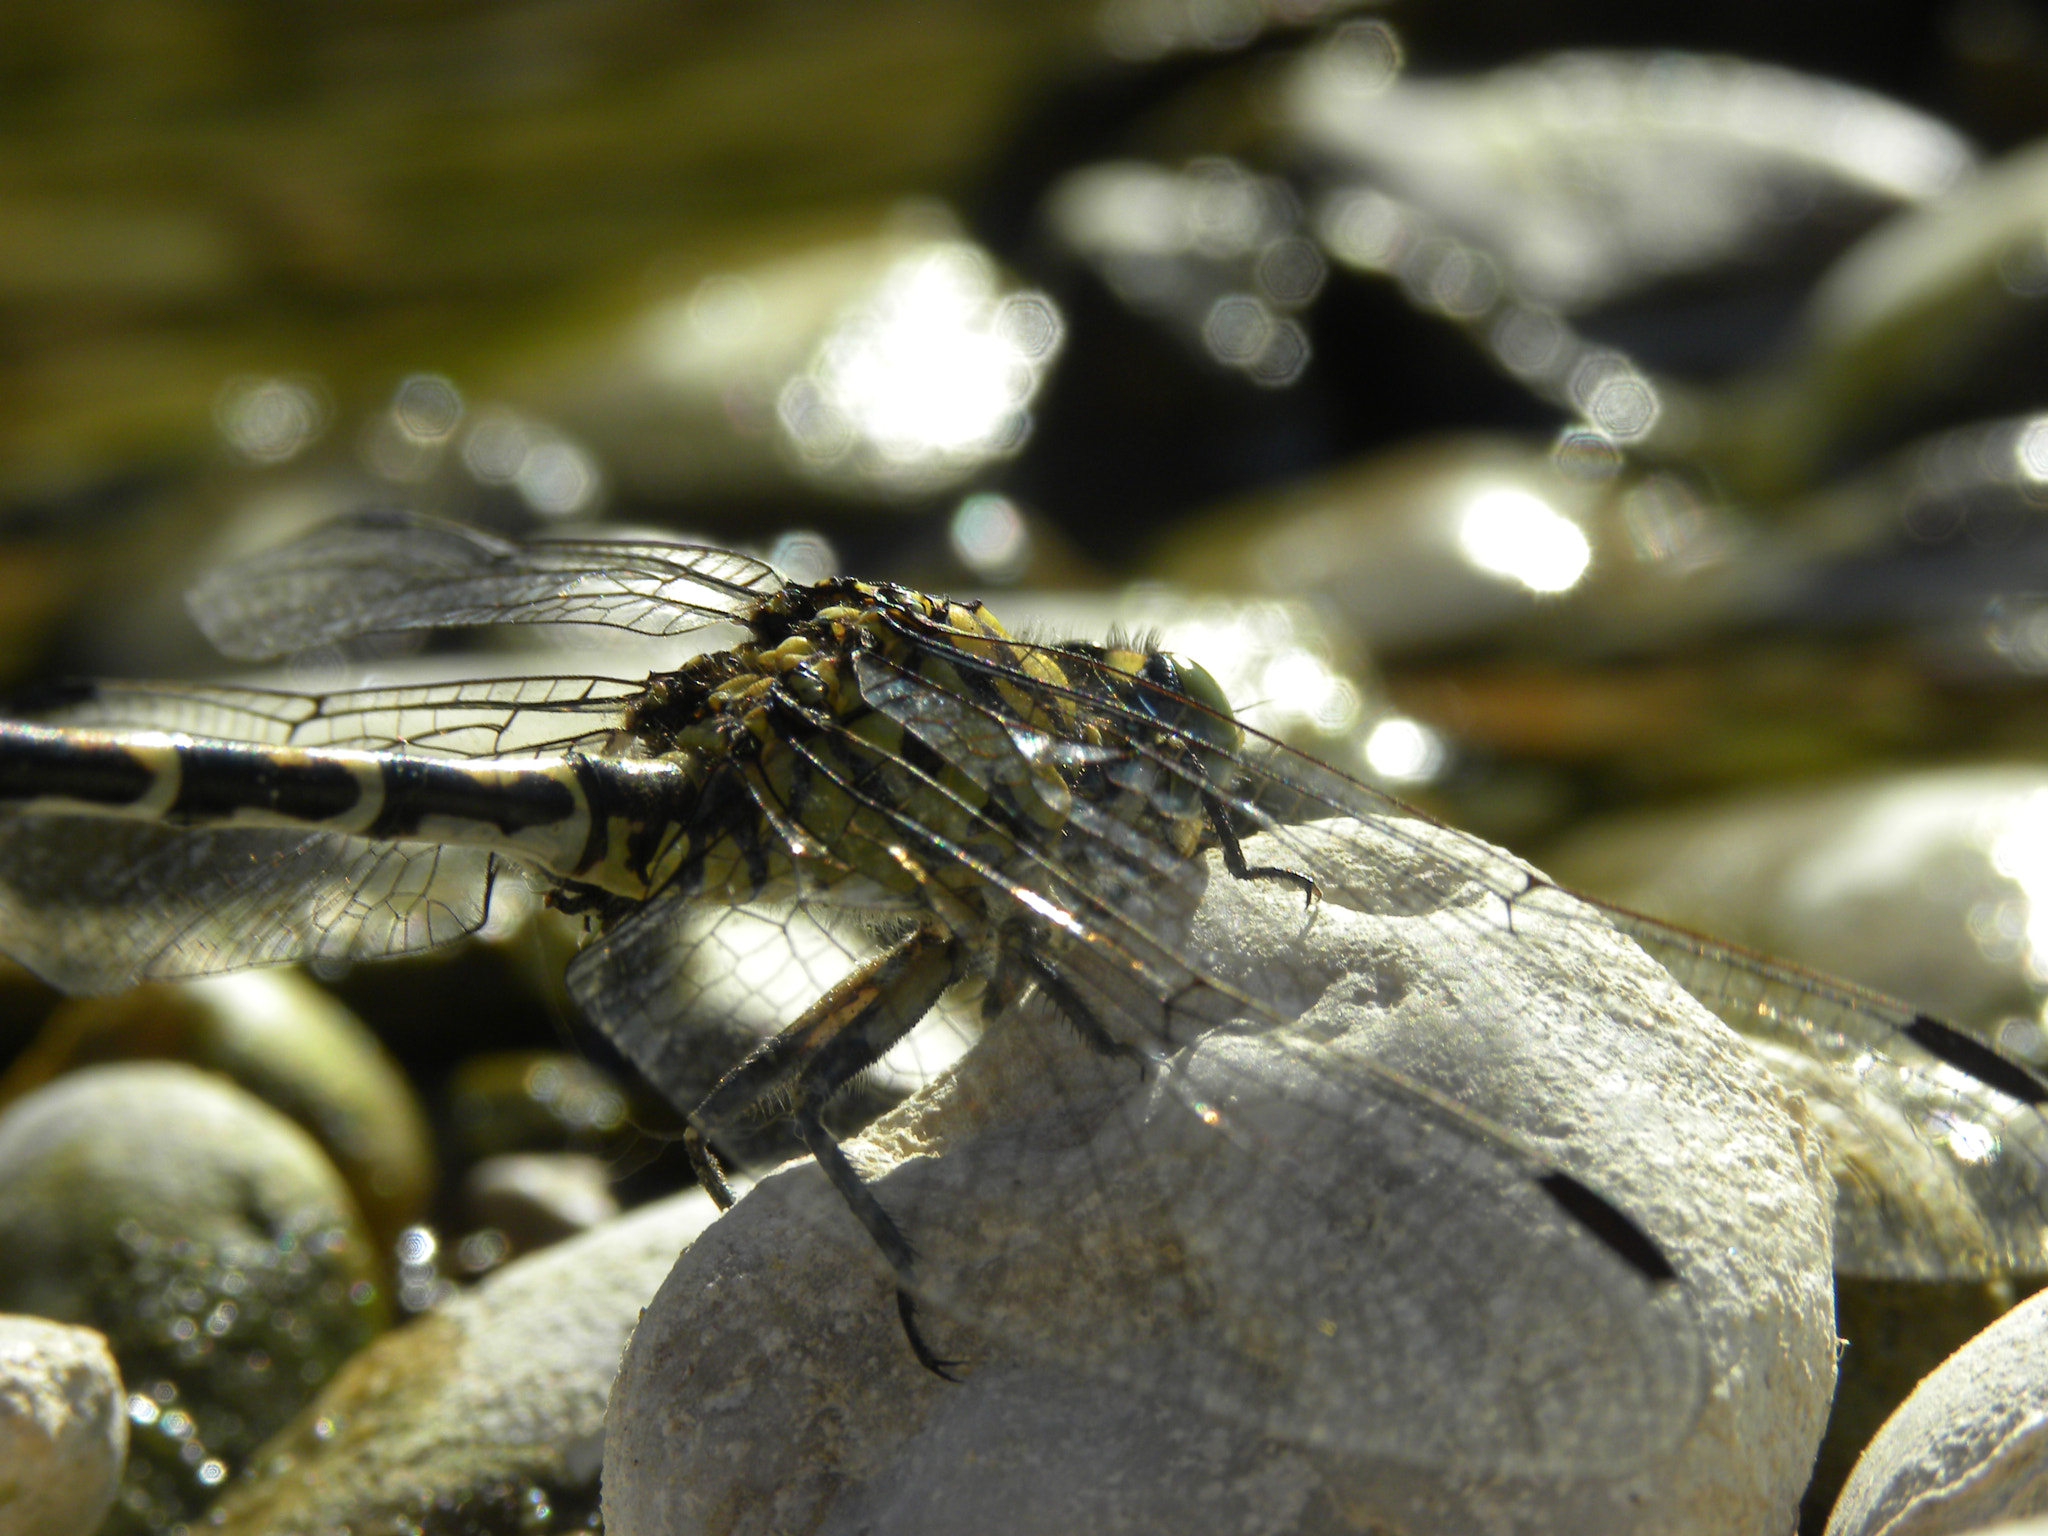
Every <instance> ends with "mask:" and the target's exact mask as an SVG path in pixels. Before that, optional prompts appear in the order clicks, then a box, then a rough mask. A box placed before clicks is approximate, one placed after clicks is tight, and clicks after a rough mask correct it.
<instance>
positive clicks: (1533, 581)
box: [1457, 487, 1593, 592]
mask: <svg viewBox="0 0 2048 1536" xmlns="http://www.w3.org/2000/svg"><path fill="white" fill-rule="evenodd" d="M1457 540H1458V546H1459V548H1461V549H1462V550H1463V551H1464V552H1465V556H1466V558H1467V559H1469V560H1470V561H1471V562H1472V563H1473V564H1474V565H1476V566H1478V567H1479V568H1480V569H1481V570H1485V571H1491V572H1493V573H1494V574H1495V575H1497V576H1505V577H1507V578H1508V579H1509V580H1511V581H1518V582H1520V583H1521V584H1522V585H1523V586H1525V587H1527V588H1528V589H1529V590H1530V591H1531V592H1565V591H1569V590H1570V589H1571V588H1572V587H1573V586H1575V585H1577V584H1578V581H1579V578H1580V577H1581V576H1583V575H1585V573H1586V568H1587V567H1588V566H1589V565H1591V564H1592V561H1593V546H1592V545H1591V544H1590V543H1589V542H1588V541H1587V539H1586V535H1585V531H1584V530H1583V529H1581V528H1580V527H1579V525H1578V524H1577V523H1575V522H1573V521H1572V520H1571V519H1570V518H1568V517H1565V516H1564V515H1562V514H1561V513H1559V512H1558V511H1557V510H1556V509H1555V508H1553V507H1552V506H1551V505H1550V504H1549V503H1548V502H1546V501H1544V500H1543V499H1542V498H1541V497H1538V496H1534V495H1531V494H1530V493H1529V492H1527V491H1523V490H1515V489H1512V488H1508V487H1500V488H1496V489H1492V490H1487V491H1482V492H1481V493H1480V494H1479V495H1477V496H1475V497H1474V498H1473V499H1472V501H1471V503H1470V504H1469V505H1467V506H1466V508H1465V510H1464V512H1463V513H1462V514H1460V516H1459V518H1458V522H1457Z"/></svg>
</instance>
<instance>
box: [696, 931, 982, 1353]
mask: <svg viewBox="0 0 2048 1536" xmlns="http://www.w3.org/2000/svg"><path fill="white" fill-rule="evenodd" d="M961 969H962V961H961V951H960V943H959V941H958V940H957V939H955V938H954V937H953V935H952V934H950V933H948V932H946V931H945V930H944V929H942V928H939V927H936V926H928V927H923V928H918V929H916V930H914V931H913V932H911V933H910V934H908V935H906V936H905V937H904V938H903V939H901V940H900V941H898V942H897V943H896V944H894V945H892V946H890V947H889V948H888V949H886V950H884V951H883V952H882V953H881V954H879V955H877V956H875V957H874V958H873V959H872V960H869V961H868V962H867V963H866V964H864V965H862V966H861V967H860V968H859V969H857V970H855V971H854V972H853V973H852V974H851V975H849V976H848V977H847V978H846V979H845V980H843V981H841V982H840V983H839V984H838V985H837V986H835V987H833V988H832V989H831V990H830V991H829V992H827V993H825V995H824V996H822V997H820V998H819V999H818V1000H817V1001H816V1002H815V1003H813V1004H812V1005H811V1006H810V1007H809V1008H806V1009H805V1010H804V1012H803V1014H802V1015H801V1016H800V1017H798V1018H797V1019H796V1021H795V1022H794V1023H792V1024H790V1025H789V1026H788V1027H787V1028H786V1029H783V1030H782V1031H781V1032H779V1033H778V1034H776V1035H774V1036H773V1037H772V1038H770V1039H768V1040H765V1041H763V1042H762V1043H761V1045H760V1047H759V1048H758V1049H757V1050H755V1051H754V1052H753V1053H752V1054H751V1055H749V1056H748V1057H747V1059H746V1060H745V1061H743V1062H741V1063H740V1064H739V1065H738V1066H736V1067H734V1068H733V1069H732V1070H731V1071H730V1072H728V1073H726V1075H725V1076H724V1077H722V1078H720V1079H719V1081H718V1085H717V1086H716V1087H715V1088H713V1089H712V1090H711V1092H710V1093H708V1094H706V1095H705V1096H704V1101H703V1102H702V1103H701V1104H699V1105H698V1106H697V1107H696V1108H695V1109H694V1110H692V1111H691V1112H690V1116H689V1125H688V1127H687V1128H686V1129H685V1130H684V1132H683V1146H684V1148H685V1150H686V1151H687V1152H688V1153H689V1157H690V1166H691V1167H692V1168H693V1169H695V1170H696V1174H697V1180H698V1182H699V1183H701V1184H702V1185H703V1186H704V1189H705V1191H706V1193H708V1194H709V1195H710V1196H711V1198H712V1199H713V1200H714V1201H715V1202H717V1204H718V1206H719V1208H720V1209H721V1210H724V1209H727V1208H729V1207H730V1206H731V1205H732V1203H733V1195H732V1188H731V1186H730V1185H728V1184H727V1183H726V1180H725V1174H724V1172H723V1170H721V1169H720V1168H719V1166H718V1159H717V1157H716V1155H715V1154H714V1153H713V1152H712V1151H711V1147H710V1140H711V1138H713V1137H715V1136H716V1135H717V1133H718V1131H719V1129H720V1128H721V1127H725V1126H733V1125H736V1124H737V1123H738V1122H740V1121H742V1120H744V1119H746V1118H748V1117H750V1116H751V1117H754V1118H757V1119H772V1118H777V1117H780V1116H784V1115H786V1116H788V1118H789V1120H790V1123H791V1125H792V1126H793V1128H794V1129H795V1131H796V1133H797V1136H798V1137H799V1138H800V1139H801V1140H802V1141H803V1144H804V1146H805V1147H806V1148H807V1149H809V1151H810V1154H811V1156H812V1157H813V1158H814V1159H815V1160H816V1161H817V1164H818V1166H819V1168H820V1169H821V1170H823V1172H824V1174H825V1177H826V1179H827V1180H829V1181H830V1183H831V1185H832V1187H833V1188H834V1189H835V1190H837V1191H838V1193H839V1197H840V1199H842V1200H844V1201H845V1202H846V1205H847V1209H848V1210H850V1211H852V1212H853V1216H854V1219H855V1220H856V1221H858V1222H859V1223H860V1224H861V1226H862V1228H863V1229H865V1230H866V1232H867V1234H868V1236H869V1237H870V1238H871V1239H873V1241H874V1244H875V1246H876V1247H877V1248H878V1249H880V1250H881V1254H882V1257H883V1259H884V1260H885V1261H886V1262H887V1263H888V1265H889V1268H890V1270H891V1272H892V1273H894V1275H895V1276H896V1310H897V1313H898V1314H899V1315H900V1316H901V1318H902V1319H903V1332H904V1335H905V1337H906V1338H907V1339H908V1340H909V1341H910V1349H911V1353H912V1354H914V1355H916V1356H917V1360H918V1363H919V1364H920V1365H922V1366H924V1368H925V1369H926V1370H928V1371H931V1372H932V1373H933V1374H934V1375H938V1376H943V1377H945V1378H946V1379H947V1380H948V1381H951V1380H954V1379H955V1378H954V1377H953V1375H952V1373H951V1372H950V1371H949V1370H948V1369H947V1367H948V1366H949V1365H951V1364H952V1363H953V1362H951V1361H948V1360H943V1359H941V1358H940V1357H939V1356H938V1355H936V1354H935V1353H933V1351H932V1349H931V1346H930V1345H928V1344H927V1343H925V1341H924V1337H923V1335H922V1334H921V1333H919V1331H918V1327H917V1320H916V1313H917V1304H916V1302H915V1300H914V1299H913V1297H912V1294H911V1284H912V1277H913V1274H914V1271H915V1268H916V1257H917V1255H916V1252H915V1250H914V1249H912V1247H911V1245H910V1240H909V1239H908V1238H906V1237H905V1236H904V1235H903V1229H902V1228H901V1227H899V1226H897V1224H896V1222H895V1219H894V1218H893V1217H891V1216H890V1215H889V1213H888V1212H887V1211H886V1210H884V1209H883V1208H882V1203H881V1202H880V1201H879V1200H877V1199H876V1198H875V1195H874V1191H872V1190H871V1189H869V1188H868V1186H867V1184H866V1183H865V1182H864V1181H863V1180H862V1179H861V1177H860V1175H859V1174H858V1173H857V1172H855V1171H854V1167H853V1165H852V1164H851V1163H850V1162H848V1161H847V1158H846V1154H845V1153H844V1152H843V1151H841V1150H840V1147H839V1143H838V1142H837V1141H835V1140H833V1138H832V1135H831V1133H830V1132H829V1131H827V1130H826V1129H825V1127H824V1124H823V1123H822V1121H821V1120H820V1119H819V1114H820V1112H821V1111H822V1109H823V1108H824V1106H825V1104H826V1103H827V1102H828V1101H829V1100H830V1099H831V1098H832V1096H833V1095H834V1094H835V1093H837V1092H838V1091H839V1090H840V1089H841V1088H843V1087H845V1086H846V1084H847V1083H848V1082H849V1081H851V1080H852V1079H853V1078H854V1077H855V1076H857V1075H858V1074H860V1073H861V1072H864V1071H865V1070H867V1068H869V1067H871V1066H873V1065H874V1063H875V1062H876V1061H878V1060H880V1059H881V1057H882V1055H883V1053H884V1052H886V1051H887V1050H888V1049H889V1047H891V1046H892V1045H894V1044H895V1043H896V1042H897V1041H898V1040H900V1039H902V1038H903V1036H904V1035H905V1034H907V1033H908V1032H909V1031H910V1030H911V1029H912V1028H913V1027H914V1026H915V1025H916V1024H917V1023H918V1021H919V1020H921V1019H922V1018H923V1017H924V1016H925V1015H926V1014H927V1013H929V1012H931V1009H932V1005H933V1004H934V1003H936V1002H937V1001H938V1000H939V995H940V994H941V993H943V992H944V991H945V990H946V988H948V987H950V986H951V985H952V984H953V983H954V982H956V981H958V980H959V979H960V976H961Z"/></svg>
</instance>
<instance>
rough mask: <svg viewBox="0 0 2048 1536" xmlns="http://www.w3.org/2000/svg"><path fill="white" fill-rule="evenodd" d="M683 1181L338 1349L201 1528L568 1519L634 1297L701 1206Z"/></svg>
mask: <svg viewBox="0 0 2048 1536" xmlns="http://www.w3.org/2000/svg"><path fill="white" fill-rule="evenodd" d="M712 1215H713V1210H712V1206H711V1202H710V1201H709V1200H707V1199H706V1198H705V1197H704V1196H703V1195H701V1194H698V1193H696V1192H694V1191H693V1192H692V1193H690V1194H687V1195H681V1196H677V1197H675V1198H673V1199H669V1200H664V1201H660V1202H657V1203H656V1204H653V1205H650V1206H646V1207H644V1208H642V1209H641V1210H638V1211H635V1212H633V1213H632V1214H630V1215H628V1216H625V1217H622V1218H620V1219H619V1220H617V1221H613V1222H609V1223H607V1224H605V1225H604V1226H602V1227H598V1228H596V1229H594V1230H593V1231H590V1232H587V1233H584V1234H583V1235H582V1236H580V1237H575V1238H571V1239H569V1240H568V1241H566V1242H562V1243H558V1244H556V1245H555V1246H554V1247H552V1248H548V1249H545V1250H543V1251H542V1252H540V1253H537V1254H535V1255H533V1256H532V1257H530V1258H527V1259H522V1260H520V1261H518V1262H517V1263H513V1264H508V1265H506V1266H505V1267H504V1268H503V1269H501V1270H498V1271H496V1272H495V1273H493V1274H492V1275H490V1276H488V1277H487V1278H486V1279H484V1280H483V1281H482V1282H481V1283H479V1284H478V1285H477V1286H476V1287H475V1289H473V1290H469V1291H464V1292H460V1293H458V1294H457V1295H456V1296H455V1297H454V1298H453V1299H452V1300H450V1301H448V1302H447V1303H445V1304H443V1305H442V1306H440V1307H438V1308H436V1309H435V1310H434V1311H433V1312H430V1313H428V1314H427V1315H426V1316H424V1317H420V1318H417V1319H415V1320H414V1321H413V1322H411V1323H409V1324H408V1325H406V1326H405V1327H404V1328H401V1329H399V1330H397V1331H396V1332H393V1333H390V1334H387V1335H385V1336H384V1337H383V1338H381V1339H379V1340H378V1341H377V1342H376V1343H374V1344H372V1345H371V1346H370V1347H369V1348H368V1349H366V1350H364V1351H363V1352H362V1354H361V1355H359V1356H358V1357H357V1358H356V1359H354V1360H352V1361H350V1362H349V1364H348V1365H347V1366H345V1367H344V1368H343V1369H342V1371H341V1373H340V1374H339V1375H338V1376H337V1377H336V1378H335V1379H334V1381H333V1382H332V1384H331V1385H330V1386H329V1387H328V1388H327V1390H326V1391H325V1392H323V1393H322V1394H321V1395H320V1398H319V1400H318V1401H317V1402H316V1403H315V1404H314V1405H313V1406H312V1407H311V1409H310V1410H309V1411H308V1412H307V1413H306V1414H305V1415H304V1416H302V1418H301V1419H300V1420H299V1422H298V1423H297V1424H296V1425H294V1426H293V1428H292V1430H291V1431H290V1432H289V1433H288V1434H286V1435H283V1436H281V1437H280V1438H279V1439H278V1440H276V1441H275V1442H273V1443H272V1444H271V1445H269V1446H267V1447H265V1448H264V1451H263V1454H262V1455H261V1456H260V1457H259V1458H258V1459H257V1462H256V1465H255V1467H254V1468H253V1471H252V1475H251V1477H250V1479H249V1480H248V1481H246V1482H244V1483H242V1484H241V1485H239V1486H237V1487H236V1488H234V1489H233V1490H231V1491H230V1493H229V1494H228V1495H227V1496H226V1497H225V1498H224V1499H223V1500H222V1501H221V1507H220V1509H219V1510H218V1511H217V1512H216V1515H215V1522H216V1523H215V1524H214V1525H213V1526H211V1527H209V1529H210V1530H211V1531H212V1532H213V1533H214V1536H295V1533H304V1536H328V1533H331V1532H334V1531H343V1530H354V1531H399V1530H403V1531H410V1532H413V1533H415V1536H458V1533H468V1532H473V1531H479V1530H517V1531H521V1532H528V1533H536V1536H537V1533H541V1532H548V1531H561V1530H585V1529H588V1528H590V1521H591V1519H592V1518H593V1516H594V1513H595V1510H596V1506H597V1479H598V1467H599V1455H600V1451H601V1449H602V1446H603V1441H604V1420H605V1400H606V1398H607V1396H608V1394H609V1393H610V1391H611V1385H612V1377H613V1376H614V1374H615V1373H616V1372H617V1369H618V1361H619V1352H620V1350H621V1349H622V1348H623V1347H624V1346H625V1341H626V1337H627V1335H628V1334H629V1333H630V1332H631V1330H632V1328H633V1324H634V1321H635V1319H636V1318H637V1317H638V1316H639V1313H640V1308H641V1307H642V1306H643V1305H644V1304H645V1303H646V1300H647V1297H648V1296H649V1295H650V1294H651V1293H652V1292H653V1290H654V1288H655V1287H656V1285H658V1284H659V1283H660V1280H661V1277H662V1275H664V1274H665V1273H667V1272H668V1270H669V1269H670V1268H672V1267H673V1265H674V1263H675V1256H676V1250H677V1249H678V1248H680V1247H682V1246H683V1245H684V1244H686V1243H688V1242H689V1241H690V1240H691V1238H693V1237H694V1236H695V1235H696V1234H697V1232H698V1231H699V1230H700V1229H701V1228H702V1227H703V1226H704V1225H705V1223H706V1222H708V1221H709V1220H710V1219H711V1216H712Z"/></svg>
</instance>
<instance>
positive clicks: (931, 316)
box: [779, 241, 1061, 480]
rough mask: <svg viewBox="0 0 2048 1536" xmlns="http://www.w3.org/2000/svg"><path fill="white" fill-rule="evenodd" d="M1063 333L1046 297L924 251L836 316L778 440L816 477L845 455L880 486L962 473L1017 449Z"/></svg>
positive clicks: (789, 395) (950, 254) (948, 253)
mask: <svg viewBox="0 0 2048 1536" xmlns="http://www.w3.org/2000/svg"><path fill="white" fill-rule="evenodd" d="M1060 330H1061V321H1060V317H1059V313H1058V311H1057V310H1056V309H1055V308H1054V307H1053V305H1052V302H1051V301H1050V300H1049V299H1047V298H1045V297H1044V296H1043V295H1041V294H1036V293H1007V294H1006V293H1004V292H1003V291H1002V289H1001V288H1000V287H999V285H998V279H997V275H996V272H995V270H994V268H993V265H992V264H991V263H990V261H989V260H988V258H987V257H986V256H984V255H983V254H982V253H981V252H980V251H979V250H978V249H976V248H975V247H973V246H971V245H968V244H965V243H963V242H959V241H949V242H945V243H941V244H938V245H934V246H926V247H923V248H921V249H919V250H918V251H916V252H914V253H913V254H911V255H909V256H906V257H905V258H904V259H903V260H901V261H899V262H897V263H896V264H895V265H894V266H893V267H892V268H891V269H890V271H889V272H888V273H887V274H886V275H885V276H884V277H883V279H882V281H881V283H880V284H879V285H878V286H877V287H876V289H875V290H874V291H873V292H872V293H871V294H870V295H869V297H868V298H867V299H866V300H865V301H864V302H863V303H861V304H859V305H857V306H856V307H854V308H853V309H852V310H850V311H848V312H847V313H846V314H844V315H842V316H841V318H840V320H839V321H838V323H837V324H836V325H834V327H833V328H832V330H831V331H830V333H829V334H828V335H827V336H826V338H825V340H824V342H823V344H822V345H821V346H820V347H819V349H818V351H817V353H816V355H815V357H814V359H813V363H812V366H811V368H810V369H809V371H807V372H806V373H805V374H803V375H801V376H799V377H798V378H796V379H792V380H791V381H790V382H789V384H788V385H787V386H786V387H785V389H784V390H783V394H782V400H781V405H780V410H779V415H780V418H781V420H782V424H783V428H784V431H785V433H786V434H787V436H788V438H789V440H790V442H791V444H792V446H794V447H795V448H796V450H797V452H798V453H799V455H800V456H801V457H803V458H804V459H806V460H808V461H809V462H811V463H812V464H813V465H816V466H818V467H821V468H822V467H827V466H829V465H831V464H835V463H837V462H839V461H842V460H844V459H846V458H847V457H848V456H849V455H852V456H854V457H855V459H856V461H857V463H858V465H859V467H860V468H862V469H863V470H865V471H866V472H868V473H871V474H875V475H878V476H879V477H881V478H884V479H892V480H906V479H909V480H914V479H920V478H931V477H934V476H940V475H943V474H945V473H947V472H949V471H950V472H959V471H964V470H966V469H968V468H971V467H972V466H973V465H974V464H976V463H978V462H980V461H982V460H985V459H986V458H988V457H991V456H993V455H995V454H998V453H1002V452H1006V451H1008V450H1010V449H1012V448H1014V447H1015V446H1016V445H1017V443H1018V442H1019V441H1020V440H1021V438H1022V436H1023V433H1024V430H1025V426H1026V414H1025V413H1026V407H1027V406H1028V404H1029V402H1030V399H1031V396H1032V395H1033V393H1034V392H1035V391H1036V389H1037V387H1038V380H1039V376H1040V374H1041V372H1042V370H1043V369H1044V367H1045V365H1046V364H1047V363H1048V362H1049V361H1050V360H1051V357H1052V354H1053V353H1054V352H1055V351H1056V350H1057V347H1058V344H1059V337H1060Z"/></svg>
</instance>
